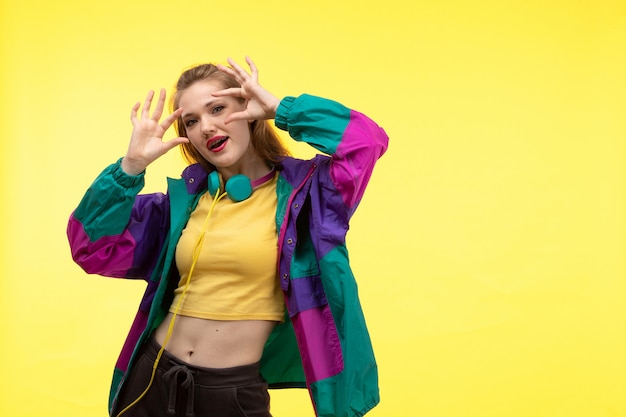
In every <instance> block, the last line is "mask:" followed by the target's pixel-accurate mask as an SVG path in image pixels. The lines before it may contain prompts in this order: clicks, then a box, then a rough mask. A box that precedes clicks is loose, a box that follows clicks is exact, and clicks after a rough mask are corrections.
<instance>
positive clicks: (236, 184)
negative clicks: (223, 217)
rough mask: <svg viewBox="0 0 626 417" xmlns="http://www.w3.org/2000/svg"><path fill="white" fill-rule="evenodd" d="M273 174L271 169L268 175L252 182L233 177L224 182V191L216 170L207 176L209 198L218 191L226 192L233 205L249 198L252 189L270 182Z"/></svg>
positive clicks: (242, 177) (273, 171)
mask: <svg viewBox="0 0 626 417" xmlns="http://www.w3.org/2000/svg"><path fill="white" fill-rule="evenodd" d="M275 172H276V170H275V169H274V168H272V170H271V171H270V172H269V173H267V174H266V175H264V176H262V177H261V178H259V179H257V180H254V181H250V178H248V177H246V176H245V175H243V174H237V175H233V176H232V177H230V178H229V179H228V181H226V185H225V186H224V189H222V186H221V184H222V178H221V176H220V174H219V173H218V172H217V170H215V171H213V172H211V173H210V174H209V183H208V188H209V193H210V194H211V196H213V197H215V194H216V193H217V192H218V190H219V192H220V193H223V192H226V195H227V196H228V198H230V199H231V200H232V201H234V202H235V203H239V202H240V201H244V200H247V199H248V198H250V196H251V195H252V190H253V189H254V188H256V187H258V186H260V185H262V184H265V183H266V182H268V181H269V180H271V179H272V178H273V177H274V173H275Z"/></svg>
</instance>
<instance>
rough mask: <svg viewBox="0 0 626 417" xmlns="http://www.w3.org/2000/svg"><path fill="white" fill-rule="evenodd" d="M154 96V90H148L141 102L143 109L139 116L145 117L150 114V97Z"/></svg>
mask: <svg viewBox="0 0 626 417" xmlns="http://www.w3.org/2000/svg"><path fill="white" fill-rule="evenodd" d="M153 97H154V91H153V90H150V91H149V92H148V95H147V96H146V101H145V102H144V103H143V109H141V118H142V119H147V118H148V115H149V114H150V105H151V104H152V98H153Z"/></svg>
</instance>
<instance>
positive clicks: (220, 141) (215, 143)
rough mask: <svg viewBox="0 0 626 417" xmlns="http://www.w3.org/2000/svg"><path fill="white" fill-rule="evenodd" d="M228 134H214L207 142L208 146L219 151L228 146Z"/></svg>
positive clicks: (213, 150) (214, 150) (211, 149)
mask: <svg viewBox="0 0 626 417" xmlns="http://www.w3.org/2000/svg"><path fill="white" fill-rule="evenodd" d="M227 142H228V136H213V137H212V138H211V139H209V140H208V141H207V142H206V147H207V148H208V149H209V150H210V151H211V152H219V151H221V150H222V149H224V147H225V146H226V143H227Z"/></svg>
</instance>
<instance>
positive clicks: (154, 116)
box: [152, 88, 165, 122]
mask: <svg viewBox="0 0 626 417" xmlns="http://www.w3.org/2000/svg"><path fill="white" fill-rule="evenodd" d="M164 106H165V89H164V88H162V89H161V91H160V92H159V100H158V101H157V105H156V107H155V109H154V112H152V120H154V121H155V122H158V121H159V119H160V118H161V115H162V114H163V107H164Z"/></svg>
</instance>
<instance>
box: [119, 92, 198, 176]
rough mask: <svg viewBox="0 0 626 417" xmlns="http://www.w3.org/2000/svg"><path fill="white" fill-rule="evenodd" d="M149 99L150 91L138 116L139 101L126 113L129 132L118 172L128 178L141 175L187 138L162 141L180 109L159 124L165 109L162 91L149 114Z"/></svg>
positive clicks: (185, 141) (151, 93) (150, 98)
mask: <svg viewBox="0 0 626 417" xmlns="http://www.w3.org/2000/svg"><path fill="white" fill-rule="evenodd" d="M153 98H154V91H150V92H149V93H148V96H147V97H146V101H145V102H144V104H143V109H142V110H141V116H140V117H138V116H137V111H138V110H139V107H140V106H141V104H140V103H139V102H137V103H135V105H134V106H133V109H132V110H131V112H130V120H131V121H132V123H133V133H132V135H131V137H130V143H129V145H128V151H127V152H126V155H125V156H124V158H123V159H122V169H123V170H124V172H126V173H127V174H129V175H138V174H140V173H142V172H143V171H144V170H145V169H146V167H147V166H148V165H149V164H150V163H152V162H154V161H155V160H156V159H158V158H159V157H161V156H163V155H165V154H166V153H167V152H168V151H169V150H171V149H173V148H175V147H176V146H178V145H180V144H181V143H187V142H189V139H187V138H182V137H178V138H174V139H171V140H169V141H167V142H164V141H163V135H164V134H165V132H166V131H167V129H169V128H170V126H172V123H174V121H175V120H176V119H177V118H178V117H179V116H180V115H181V113H182V111H183V109H182V108H181V109H178V110H176V111H175V112H174V113H172V114H170V115H169V116H167V117H166V118H165V119H163V121H162V122H160V121H159V120H160V119H161V115H162V114H163V108H164V107H165V90H164V89H161V92H160V94H159V99H158V101H157V104H156V107H155V108H154V111H153V112H152V115H150V106H151V105H152V99H153Z"/></svg>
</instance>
